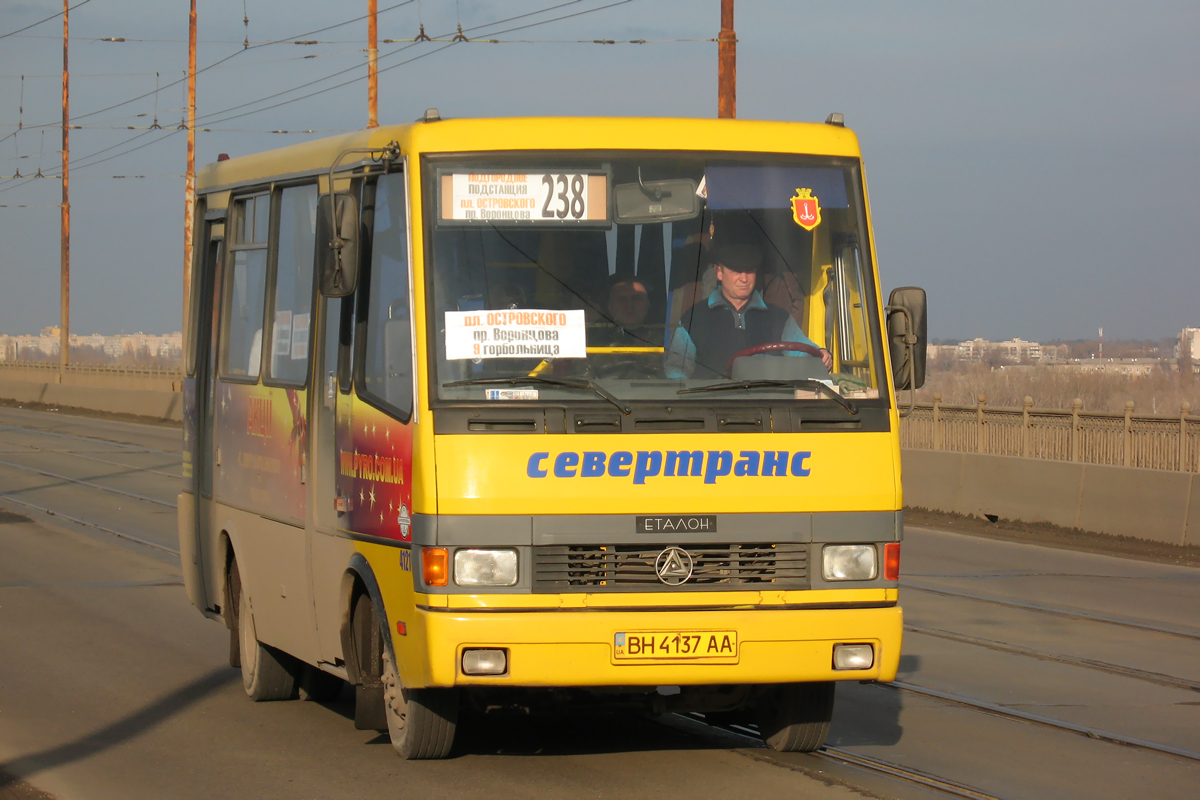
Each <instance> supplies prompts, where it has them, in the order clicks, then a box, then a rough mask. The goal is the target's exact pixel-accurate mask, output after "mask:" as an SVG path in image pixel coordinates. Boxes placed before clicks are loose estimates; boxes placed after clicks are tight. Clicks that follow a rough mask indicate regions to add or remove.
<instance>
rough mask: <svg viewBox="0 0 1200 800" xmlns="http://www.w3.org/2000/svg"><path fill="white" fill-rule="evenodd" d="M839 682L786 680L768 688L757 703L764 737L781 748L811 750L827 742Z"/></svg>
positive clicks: (775, 748)
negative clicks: (787, 681)
mask: <svg viewBox="0 0 1200 800" xmlns="http://www.w3.org/2000/svg"><path fill="white" fill-rule="evenodd" d="M836 686H837V684H835V683H834V682H833V681H823V682H819V683H785V684H782V685H781V686H778V687H776V688H774V689H771V690H770V691H768V692H766V693H765V694H764V695H763V696H762V697H760V698H759V700H758V703H757V712H758V714H757V715H758V730H759V734H760V735H761V736H762V738H763V741H764V742H766V743H767V745H768V746H769V747H770V748H772V749H773V750H778V751H780V752H785V753H787V752H800V753H811V752H812V751H813V750H816V749H817V748H818V747H820V746H821V745H823V744H824V743H825V738H826V737H827V736H829V723H830V721H831V720H832V719H833V695H834V689H835V688H836Z"/></svg>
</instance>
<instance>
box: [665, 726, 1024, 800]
mask: <svg viewBox="0 0 1200 800" xmlns="http://www.w3.org/2000/svg"><path fill="white" fill-rule="evenodd" d="M675 716H678V717H682V718H684V719H687V720H691V721H692V722H697V723H700V724H701V725H704V726H706V727H709V728H713V729H715V730H719V731H721V732H723V733H726V734H734V735H736V736H741V737H743V738H745V739H747V740H749V741H750V742H753V743H754V745H755V750H754V752H753V754H751V753H746V754H747V755H751V757H752V758H755V759H757V760H759V761H765V762H766V763H769V764H774V765H776V766H780V767H784V768H786V769H798V770H799V771H801V772H808V773H810V774H813V775H814V776H817V775H820V776H821V777H825V778H828V777H829V775H828V773H822V771H820V770H818V769H817V768H815V765H814V768H812V769H808V768H806V766H805V764H804V762H805V761H807V760H813V761H817V762H821V761H827V762H834V763H837V764H841V765H843V766H848V767H852V768H855V769H859V770H862V771H864V772H869V773H872V774H874V775H879V776H882V777H885V778H891V779H893V780H899V781H901V782H903V783H907V784H909V785H912V786H918V787H921V788H923V789H931V790H933V791H936V792H938V793H939V794H943V795H945V796H947V797H957V798H966V800H1009V798H1006V797H1005V796H1003V795H997V794H992V793H991V792H988V791H985V790H983V789H979V788H977V787H974V786H969V785H967V784H965V783H960V782H959V781H955V780H952V779H950V778H944V777H942V776H939V775H934V774H933V773H930V772H926V771H924V770H919V769H915V768H913V767H909V766H905V765H904V764H899V763H897V762H895V761H888V760H886V759H882V758H876V757H874V756H868V755H863V754H862V753H854V752H851V751H850V750H847V749H845V748H843V747H837V746H835V745H822V746H821V747H820V748H819V749H817V750H814V751H813V752H811V753H788V754H782V753H776V752H775V751H774V750H770V749H768V748H765V747H764V746H763V744H762V739H761V738H760V737H759V735H758V728H757V727H756V726H754V725H738V724H731V725H727V724H719V723H713V722H709V721H708V720H706V719H705V718H704V715H703V714H698V713H688V714H676V715H675ZM840 782H844V783H846V784H848V785H851V786H854V788H856V789H860V790H861V789H862V787H860V786H856V785H854V784H853V783H852V782H850V781H846V780H845V779H844V778H842V779H841V780H840Z"/></svg>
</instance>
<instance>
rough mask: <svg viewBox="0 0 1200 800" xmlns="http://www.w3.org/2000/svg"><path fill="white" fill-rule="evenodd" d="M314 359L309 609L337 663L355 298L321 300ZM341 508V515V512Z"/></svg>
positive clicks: (323, 646)
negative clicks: (341, 483)
mask: <svg viewBox="0 0 1200 800" xmlns="http://www.w3.org/2000/svg"><path fill="white" fill-rule="evenodd" d="M319 304H320V310H319V312H318V314H317V329H316V330H317V335H316V338H315V339H314V341H315V342H316V347H315V350H316V352H314V353H313V361H314V365H313V366H314V368H313V382H312V387H313V388H312V392H310V394H309V397H310V398H311V406H310V408H311V411H310V414H309V419H310V420H311V422H312V425H311V436H310V455H309V463H310V464H311V465H312V468H311V470H310V474H311V476H312V485H311V486H310V491H309V494H308V497H309V520H310V525H311V531H312V533H311V534H310V536H309V564H310V565H311V575H312V592H313V606H314V608H315V611H316V617H317V640H318V649H319V651H320V660H321V661H324V662H326V663H330V664H333V663H336V661H337V659H338V658H340V657H341V654H342V643H341V613H342V608H341V579H342V571H343V569H344V568H345V566H346V564H347V563H348V562H349V560H350V556H351V555H352V553H353V541H352V540H351V539H349V538H348V537H347V536H346V535H345V534H347V533H348V532H349V531H348V525H347V523H346V522H345V521H343V517H344V516H345V511H346V509H345V506H344V503H345V502H346V500H345V499H344V498H342V497H341V496H340V493H339V490H338V472H339V464H338V461H339V453H338V446H337V427H338V419H339V416H340V417H341V418H342V419H343V420H347V419H348V417H349V406H350V402H351V398H350V394H349V389H350V354H351V344H352V335H353V330H354V329H353V305H354V298H353V297H347V298H337V297H321V298H319ZM339 508H340V509H341V510H339Z"/></svg>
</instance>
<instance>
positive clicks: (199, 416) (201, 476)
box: [183, 219, 225, 608]
mask: <svg viewBox="0 0 1200 800" xmlns="http://www.w3.org/2000/svg"><path fill="white" fill-rule="evenodd" d="M201 230H203V231H204V232H205V233H204V234H203V235H202V236H201V237H198V238H197V249H198V250H200V257H199V258H198V259H197V260H196V275H195V277H194V280H193V284H192V297H191V303H190V305H191V308H190V314H191V319H190V320H189V328H190V333H191V341H190V342H189V344H188V347H189V350H190V352H189V358H191V359H193V361H192V364H191V365H190V366H191V367H192V369H191V370H190V371H191V372H192V373H193V375H194V377H193V378H190V379H188V380H187V381H185V392H184V443H183V444H184V458H185V469H184V478H185V480H186V483H185V486H186V488H187V489H189V490H190V491H191V492H192V494H193V496H194V497H195V504H196V505H195V515H194V518H193V520H192V525H193V526H194V527H193V535H194V537H195V543H194V550H193V552H194V554H195V555H194V558H195V562H196V563H195V569H196V570H197V571H198V573H199V577H200V581H201V585H202V586H203V597H202V598H193V600H196V599H200V600H201V601H202V602H203V604H204V606H205V607H206V608H215V607H216V606H219V605H220V604H221V598H220V594H219V592H220V585H221V584H220V581H219V578H218V577H217V575H216V574H215V570H214V565H215V564H217V563H218V561H219V559H218V558H217V557H216V553H215V549H216V548H215V546H214V541H215V537H214V536H213V532H212V530H211V527H212V469H213V448H214V445H213V394H214V393H213V386H214V383H215V378H214V374H213V373H214V369H215V367H214V364H215V357H214V354H215V353H216V331H217V327H218V326H217V324H216V318H215V313H216V311H215V310H216V309H217V307H218V306H217V303H216V287H217V286H219V285H220V280H219V274H220V271H221V252H222V240H223V238H224V235H225V226H224V224H223V222H222V221H220V220H219V219H218V220H217V221H215V222H211V223H209V224H208V225H206V226H205V227H204V228H201ZM185 568H186V565H185Z"/></svg>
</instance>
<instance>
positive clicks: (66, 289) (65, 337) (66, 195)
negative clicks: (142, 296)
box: [58, 0, 71, 383]
mask: <svg viewBox="0 0 1200 800" xmlns="http://www.w3.org/2000/svg"><path fill="white" fill-rule="evenodd" d="M69 2H70V0H63V74H62V233H61V240H62V245H61V247H62V249H61V251H60V253H59V270H60V272H61V274H62V290H61V292H60V296H59V304H60V307H59V312H58V313H59V320H58V327H59V330H58V337H59V338H58V348H59V350H58V372H59V377H58V380H59V382H60V383H61V382H63V381H64V380H65V379H66V377H67V361H68V356H69V354H70V352H71V195H70V180H69V178H70V167H71V104H70V100H71V91H70V90H71V80H70V77H71V73H70V71H69V69H68V62H67V54H68V42H69V41H70V38H69V34H70V23H69V21H68V12H69V10H70V9H69V7H68V5H67V4H68V3H69Z"/></svg>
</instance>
